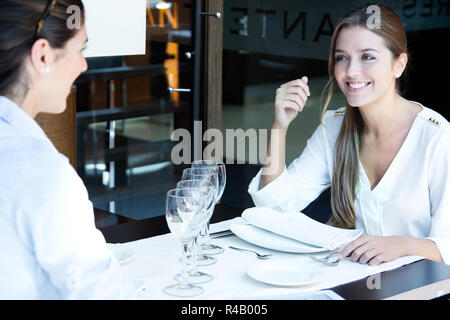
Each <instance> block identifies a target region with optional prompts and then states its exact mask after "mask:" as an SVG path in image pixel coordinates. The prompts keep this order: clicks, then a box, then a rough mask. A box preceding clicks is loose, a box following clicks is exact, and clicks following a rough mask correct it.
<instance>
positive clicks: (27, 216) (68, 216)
mask: <svg viewBox="0 0 450 320" xmlns="http://www.w3.org/2000/svg"><path fill="white" fill-rule="evenodd" d="M36 158H38V159H41V158H43V159H47V161H45V162H44V163H41V161H40V160H39V162H38V163H34V164H33V167H32V168H31V167H30V168H28V170H25V171H24V174H25V175H27V178H26V180H25V181H27V182H28V184H29V185H30V186H31V188H32V190H33V191H32V192H31V194H30V193H28V195H27V196H28V197H29V198H28V199H27V201H23V203H26V204H27V206H26V207H22V208H21V209H20V210H19V213H18V215H17V229H18V231H19V233H20V234H21V236H22V238H23V239H24V241H25V243H26V245H27V246H28V248H29V249H30V250H32V251H33V253H34V255H35V257H36V262H37V264H39V266H40V267H41V268H42V269H43V270H44V271H45V272H46V274H47V275H48V278H49V280H50V281H51V282H52V283H53V285H54V287H55V288H56V289H57V290H58V291H59V293H60V296H61V298H62V299H129V298H135V296H134V289H133V286H132V284H131V282H130V281H129V279H128V278H127V276H126V274H125V273H124V272H123V270H122V269H121V267H120V265H119V263H118V262H117V260H116V258H115V257H114V256H113V255H112V253H111V251H110V250H108V248H107V246H106V241H105V239H104V237H103V234H102V233H101V232H100V231H99V230H97V229H96V227H95V221H94V214H93V206H92V203H91V201H89V198H88V194H87V190H86V188H85V186H84V184H83V182H82V180H81V179H80V177H79V176H78V175H77V173H76V171H75V170H74V169H73V168H72V166H70V164H69V163H68V161H67V159H66V158H65V157H63V156H62V155H59V154H54V155H52V156H51V158H50V159H49V156H45V155H43V156H42V157H41V156H37V157H36ZM37 181H39V182H40V185H37V184H36V182H37ZM30 199H34V201H30Z"/></svg>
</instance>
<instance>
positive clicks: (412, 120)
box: [249, 5, 450, 265]
mask: <svg viewBox="0 0 450 320" xmlns="http://www.w3.org/2000/svg"><path fill="white" fill-rule="evenodd" d="M379 8H380V13H381V15H380V18H381V19H380V20H379V21H378V22H379V27H374V26H373V25H372V24H370V21H371V20H372V19H369V18H372V12H373V11H372V10H368V6H363V7H360V8H357V9H355V10H352V11H351V12H349V13H348V14H347V15H346V16H345V17H344V18H343V19H342V20H341V21H339V23H338V24H337V26H336V28H335V30H334V33H333V35H332V38H331V47H330V56H329V69H328V70H329V76H330V80H329V82H328V85H327V86H326V87H325V89H326V88H327V87H328V96H327V99H326V101H325V105H324V108H323V112H322V119H321V120H322V123H321V125H319V127H318V128H317V129H316V131H315V132H314V134H313V135H312V137H311V138H310V139H309V140H308V142H307V145H306V147H305V150H304V151H303V153H302V154H301V156H300V157H299V158H297V159H296V160H295V161H293V163H292V164H291V165H290V166H289V167H288V168H287V169H286V167H285V144H286V142H285V139H286V132H287V129H288V126H289V124H290V123H291V121H292V120H293V119H294V118H295V117H296V116H297V114H298V112H301V111H302V109H303V107H304V105H305V103H306V100H307V97H308V96H309V88H308V79H307V77H303V78H301V79H298V80H294V81H291V82H288V83H286V84H283V85H282V86H281V87H280V88H279V89H278V90H277V94H276V100H275V116H274V118H275V119H274V123H273V127H272V131H273V130H277V132H278V133H279V135H278V140H276V141H274V143H272V145H271V146H270V147H269V150H268V155H269V156H270V159H271V164H268V165H266V166H265V167H264V168H263V170H262V172H260V173H259V174H258V175H257V176H256V177H255V178H254V179H253V180H252V182H251V183H250V186H249V193H250V194H251V196H252V198H253V200H254V202H255V205H257V206H269V207H273V208H276V209H278V210H281V211H300V210H303V209H304V208H305V207H306V206H307V205H308V204H309V203H310V202H312V201H313V200H314V199H316V198H317V197H318V196H319V195H320V194H321V193H322V192H323V191H324V190H325V189H327V188H329V187H331V207H332V217H331V220H330V224H332V225H334V226H337V227H342V228H355V227H356V228H359V229H362V230H363V231H364V232H365V235H364V236H362V237H360V238H359V239H357V240H355V241H353V242H351V243H350V244H349V245H348V246H347V247H345V248H343V250H342V251H341V257H350V258H351V259H352V260H353V261H359V262H360V263H370V264H374V265H376V264H379V263H381V262H387V261H391V260H394V259H396V258H398V257H401V256H406V255H417V256H423V257H426V258H428V259H431V260H435V261H440V262H445V263H446V264H450V128H449V123H448V122H447V121H446V119H445V118H444V117H442V116H441V115H440V114H438V113H437V112H435V111H433V110H431V109H429V108H427V107H425V106H423V105H422V104H420V103H417V102H413V101H408V100H407V99H405V98H403V97H402V96H401V95H400V94H399V93H398V91H397V89H396V84H397V79H398V78H399V77H401V75H402V73H403V72H404V70H405V68H406V65H407V60H408V53H407V43H406V35H405V31H404V29H403V26H402V23H401V20H400V18H399V17H398V15H397V14H396V13H395V12H394V11H393V10H392V9H390V8H389V7H387V6H383V5H379ZM335 82H337V83H338V85H339V88H340V89H341V91H342V92H343V94H344V95H345V96H346V99H347V106H346V107H343V108H340V109H338V110H336V111H327V106H328V104H329V102H330V99H331V96H332V92H333V86H334V83H335ZM325 89H324V90H325ZM273 132H274V131H273ZM274 163H275V164H276V163H278V165H274ZM270 165H272V166H275V168H270ZM269 169H270V170H269ZM264 170H266V174H265V172H264Z"/></svg>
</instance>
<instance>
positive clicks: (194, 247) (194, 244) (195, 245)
mask: <svg viewBox="0 0 450 320" xmlns="http://www.w3.org/2000/svg"><path fill="white" fill-rule="evenodd" d="M198 249H199V236H196V237H195V238H194V241H193V242H192V253H191V259H192V261H191V273H192V274H195V273H197V254H198Z"/></svg>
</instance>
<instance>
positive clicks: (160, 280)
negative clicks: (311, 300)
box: [101, 204, 450, 300]
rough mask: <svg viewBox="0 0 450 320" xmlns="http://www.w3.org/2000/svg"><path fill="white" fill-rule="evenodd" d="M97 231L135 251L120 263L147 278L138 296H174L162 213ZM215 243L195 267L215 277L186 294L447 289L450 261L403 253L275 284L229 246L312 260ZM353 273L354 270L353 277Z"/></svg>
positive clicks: (428, 292)
mask: <svg viewBox="0 0 450 320" xmlns="http://www.w3.org/2000/svg"><path fill="white" fill-rule="evenodd" d="M241 212H242V209H239V208H234V207H229V206H226V205H220V204H219V205H218V206H217V208H216V211H215V215H214V219H213V220H212V222H218V221H221V222H220V223H216V224H213V225H212V229H215V230H220V229H223V228H226V227H227V224H228V223H229V222H227V220H228V219H231V218H233V217H237V216H240V214H241ZM101 231H102V232H103V234H104V235H105V238H106V240H107V242H109V243H124V242H126V244H123V245H125V246H128V247H129V248H132V249H133V250H135V252H136V258H135V260H133V261H131V262H130V263H128V264H124V265H123V268H124V270H125V271H126V272H127V273H128V274H129V275H130V277H131V278H133V279H141V280H143V281H146V285H147V289H146V290H145V292H143V293H141V294H140V297H142V298H143V299H174V297H171V296H168V295H166V294H165V293H163V291H162V288H163V287H164V286H166V285H169V284H172V283H173V282H174V280H173V276H174V275H175V274H176V273H177V272H179V262H178V260H179V259H178V258H179V255H180V253H181V245H180V244H179V242H178V241H177V240H176V239H175V238H174V237H173V236H172V235H171V234H168V232H169V230H168V228H167V224H166V222H165V217H164V216H161V217H156V218H151V219H146V220H141V221H135V222H130V223H124V224H120V225H116V226H112V227H107V228H104V229H101ZM213 231H214V230H213ZM130 241H131V242H130ZM214 243H216V244H218V245H220V246H222V247H224V248H225V252H224V253H223V254H221V255H218V256H216V257H217V260H218V262H217V264H215V265H212V266H206V267H201V269H200V270H201V271H203V272H207V273H210V274H212V275H213V276H214V278H215V279H214V280H213V281H212V282H210V283H206V284H203V285H201V286H202V287H203V288H204V289H205V293H204V294H202V295H200V296H197V297H193V298H189V299H207V300H210V299H211V300H216V299H219V300H220V299H226V300H229V299H277V296H279V297H283V299H286V297H289V294H293V295H294V294H298V293H302V292H312V291H317V290H322V289H326V288H330V289H331V290H333V291H334V292H336V293H337V294H339V295H340V296H341V297H343V298H344V299H386V298H393V299H432V298H436V297H438V296H441V297H445V295H448V294H449V293H450V266H447V265H444V264H441V263H436V262H433V261H429V260H425V259H420V258H418V257H404V258H400V259H398V260H396V261H394V262H391V263H387V264H382V265H380V266H375V267H371V266H368V265H361V264H359V263H353V262H351V261H343V262H342V263H341V264H340V265H339V266H337V267H324V266H321V265H319V264H318V265H317V267H318V268H319V267H322V268H324V272H325V274H326V277H325V280H323V281H321V282H319V283H317V284H312V285H309V286H304V287H293V288H286V287H275V286H271V285H267V284H263V283H260V282H257V281H255V280H253V279H251V278H250V277H249V276H248V275H247V274H246V269H247V267H248V266H249V265H251V264H252V263H255V262H256V259H255V257H254V256H252V255H250V254H245V253H241V252H237V251H234V250H231V249H229V248H228V246H229V245H234V246H237V247H242V248H253V249H257V250H258V251H261V252H271V253H273V254H274V258H273V259H279V260H281V261H286V262H287V263H299V264H302V263H306V262H309V263H311V261H312V260H311V259H309V258H308V256H307V255H306V254H289V253H282V252H276V251H271V250H267V249H263V248H258V247H256V246H253V245H252V244H249V243H246V242H245V241H243V240H241V239H239V238H237V237H226V238H218V239H215V240H214ZM235 262H236V263H235ZM355 274H357V275H358V276H357V277H356V278H355ZM286 295H288V296H286ZM177 299H178V298H177Z"/></svg>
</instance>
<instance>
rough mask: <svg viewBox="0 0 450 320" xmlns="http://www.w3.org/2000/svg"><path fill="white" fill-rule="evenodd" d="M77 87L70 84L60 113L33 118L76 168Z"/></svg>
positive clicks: (39, 115)
mask: <svg viewBox="0 0 450 320" xmlns="http://www.w3.org/2000/svg"><path fill="white" fill-rule="evenodd" d="M76 108H77V89H76V86H72V89H71V91H70V94H69V96H68V97H67V108H66V110H65V111H64V112H63V113H61V114H48V113H41V114H38V115H37V116H36V118H35V120H36V122H37V123H38V124H39V125H40V126H41V127H42V129H43V130H44V132H45V134H46V135H47V137H48V138H49V139H50V141H51V142H52V143H53V145H54V146H55V147H56V149H57V150H58V151H59V152H61V153H62V154H64V155H65V156H66V157H67V158H69V161H70V163H71V164H72V166H73V167H74V168H75V170H76V169H77V132H76V130H77V120H76Z"/></svg>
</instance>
